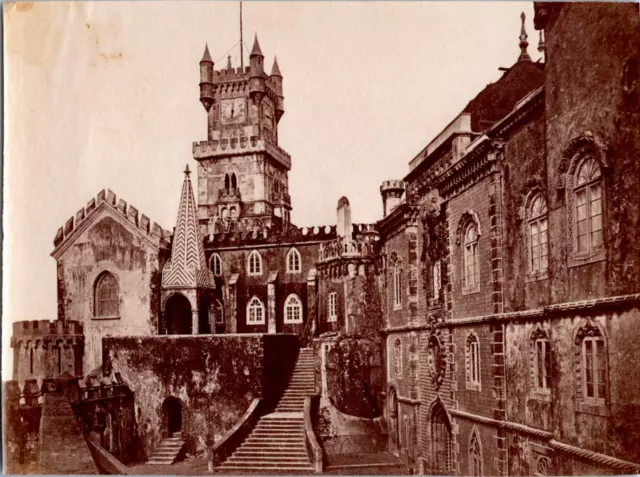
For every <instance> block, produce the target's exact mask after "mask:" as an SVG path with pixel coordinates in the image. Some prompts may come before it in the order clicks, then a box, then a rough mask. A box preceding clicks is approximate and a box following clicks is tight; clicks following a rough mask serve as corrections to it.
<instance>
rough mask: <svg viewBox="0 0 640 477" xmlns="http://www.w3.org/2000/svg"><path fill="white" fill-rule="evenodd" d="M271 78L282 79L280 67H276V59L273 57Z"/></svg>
mask: <svg viewBox="0 0 640 477" xmlns="http://www.w3.org/2000/svg"><path fill="white" fill-rule="evenodd" d="M271 76H280V77H281V78H282V73H280V67H279V66H278V57H277V56H274V57H273V67H272V68H271Z"/></svg>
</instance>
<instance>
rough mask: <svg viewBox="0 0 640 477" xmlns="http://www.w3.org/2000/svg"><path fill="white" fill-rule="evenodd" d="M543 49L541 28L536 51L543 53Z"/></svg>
mask: <svg viewBox="0 0 640 477" xmlns="http://www.w3.org/2000/svg"><path fill="white" fill-rule="evenodd" d="M544 50H545V44H544V37H543V36H542V30H540V38H539V40H538V51H539V52H540V54H541V55H544Z"/></svg>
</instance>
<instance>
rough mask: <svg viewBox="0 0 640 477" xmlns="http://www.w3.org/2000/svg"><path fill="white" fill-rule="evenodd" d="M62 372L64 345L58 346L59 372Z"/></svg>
mask: <svg viewBox="0 0 640 477" xmlns="http://www.w3.org/2000/svg"><path fill="white" fill-rule="evenodd" d="M61 372H62V346H58V374H59V373H61Z"/></svg>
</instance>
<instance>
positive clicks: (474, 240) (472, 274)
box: [464, 223, 480, 292]
mask: <svg viewBox="0 0 640 477" xmlns="http://www.w3.org/2000/svg"><path fill="white" fill-rule="evenodd" d="M479 279H480V273H479V268H478V228H477V227H476V224H474V223H470V224H469V225H468V226H467V228H466V231H465V234H464V288H465V289H466V291H467V292H470V291H477V290H479V289H480V281H479Z"/></svg>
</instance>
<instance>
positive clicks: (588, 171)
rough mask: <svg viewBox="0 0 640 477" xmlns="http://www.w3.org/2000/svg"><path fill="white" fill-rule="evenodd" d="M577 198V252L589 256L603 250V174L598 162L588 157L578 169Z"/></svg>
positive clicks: (575, 189) (575, 193) (575, 194)
mask: <svg viewBox="0 0 640 477" xmlns="http://www.w3.org/2000/svg"><path fill="white" fill-rule="evenodd" d="M574 184H575V186H574V189H573V193H574V197H575V240H574V243H575V251H576V253H577V254H579V255H589V254H591V253H594V252H597V251H599V250H600V249H602V244H603V221H602V210H603V207H602V174H601V171H600V166H599V164H598V162H597V161H596V160H595V159H594V158H593V157H588V158H587V159H585V160H584V161H583V162H582V164H580V166H579V167H578V170H577V173H576V178H575V182H574Z"/></svg>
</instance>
